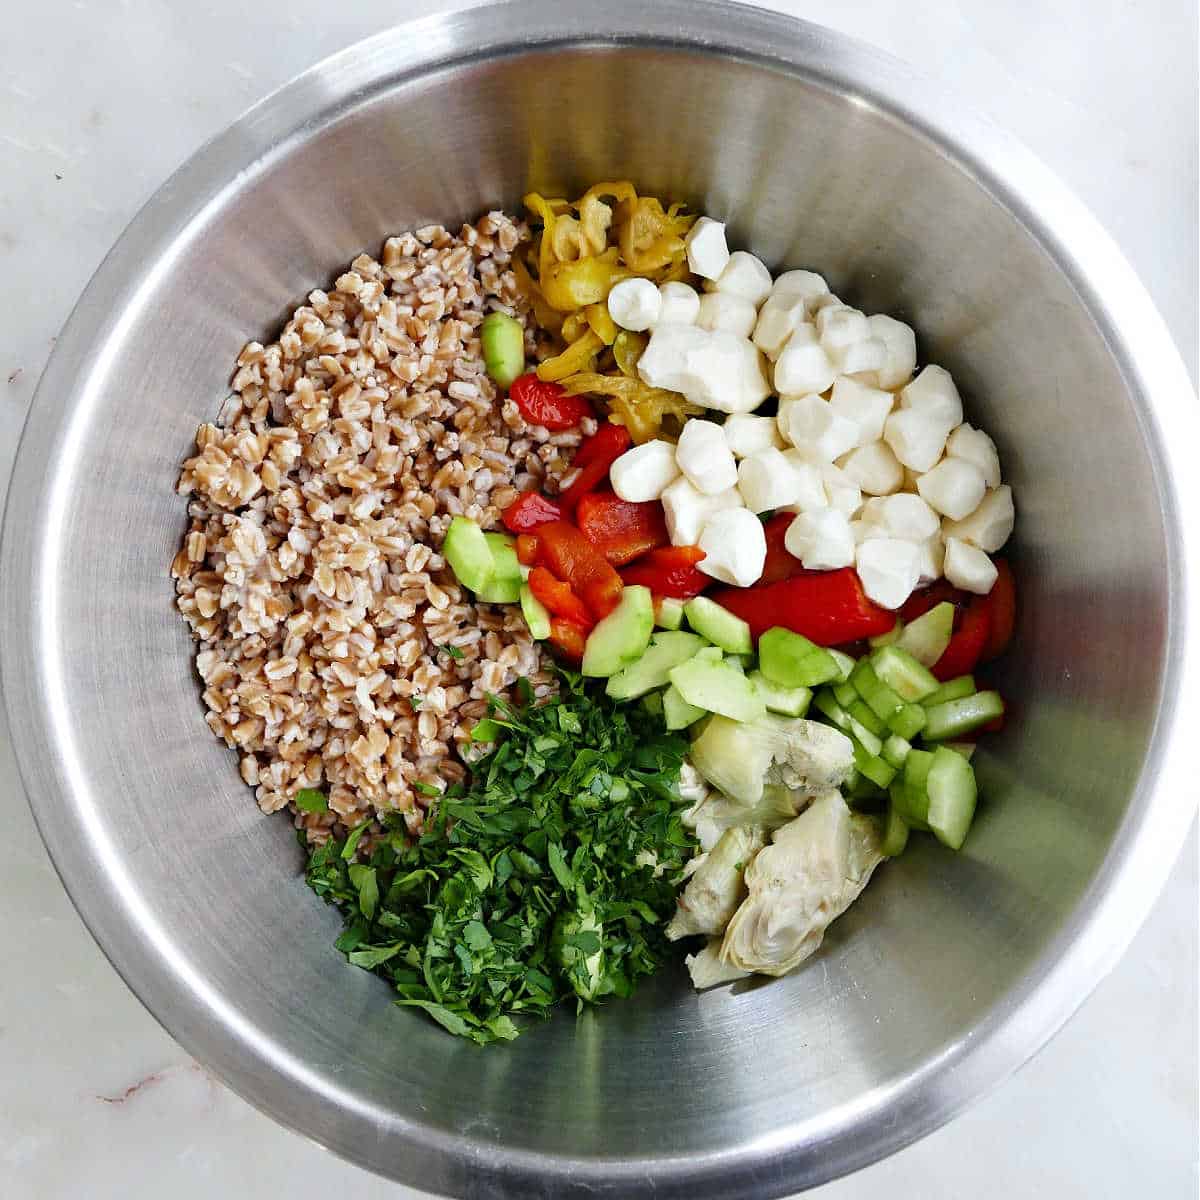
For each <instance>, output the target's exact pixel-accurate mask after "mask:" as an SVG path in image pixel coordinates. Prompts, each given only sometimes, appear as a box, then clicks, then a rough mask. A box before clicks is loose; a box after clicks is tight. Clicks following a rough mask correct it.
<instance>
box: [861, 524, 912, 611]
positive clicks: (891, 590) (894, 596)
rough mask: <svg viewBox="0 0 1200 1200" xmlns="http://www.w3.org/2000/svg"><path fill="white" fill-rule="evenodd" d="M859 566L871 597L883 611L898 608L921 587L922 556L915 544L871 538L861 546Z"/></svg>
mask: <svg viewBox="0 0 1200 1200" xmlns="http://www.w3.org/2000/svg"><path fill="white" fill-rule="evenodd" d="M856 567H857V570H858V577H859V579H860V580H861V581H862V585H863V591H864V592H866V593H867V596H868V597H869V598H870V599H871V600H874V601H875V603H876V604H878V605H879V606H880V607H881V608H890V609H897V608H899V607H900V606H901V605H902V604H903V603H904V602H905V600H907V599H908V598H909V596H911V595H912V594H913V590H914V589H915V588H916V586H917V580H918V579H920V577H921V555H920V552H919V550H918V549H917V546H916V544H915V543H914V542H905V541H901V540H900V539H899V538H869V539H868V540H867V541H865V542H863V543H862V544H861V545H860V546H859V547H858V553H857V555H856Z"/></svg>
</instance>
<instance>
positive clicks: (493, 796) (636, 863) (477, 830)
mask: <svg viewBox="0 0 1200 1200" xmlns="http://www.w3.org/2000/svg"><path fill="white" fill-rule="evenodd" d="M522 682H524V681H522ZM523 695H524V696H525V697H526V704H525V706H524V707H516V706H513V705H509V704H507V703H505V702H502V701H499V700H496V699H493V700H492V715H491V717H489V718H488V719H487V720H485V721H483V722H481V723H480V726H478V727H477V728H476V729H475V731H474V733H473V736H474V737H475V739H476V740H477V741H493V740H494V741H495V743H496V745H495V748H494V750H492V751H491V752H490V753H489V754H488V755H487V756H486V757H484V758H482V759H481V760H480V761H479V762H478V763H476V764H475V765H474V767H473V768H472V774H471V782H470V784H469V785H467V786H458V787H455V788H452V789H450V790H449V791H447V792H446V793H445V794H444V795H442V797H441V798H440V799H439V801H438V802H437V805H436V808H435V809H434V811H433V813H432V814H431V816H430V819H429V820H428V821H427V823H426V829H425V832H424V834H423V835H422V836H421V837H420V839H419V840H417V841H415V842H411V843H410V842H409V841H408V840H407V839H406V837H405V835H404V832H403V829H402V828H400V827H397V828H396V829H395V830H393V831H390V832H389V833H388V834H387V835H386V836H385V837H384V838H382V839H380V841H379V842H378V843H377V845H376V847H375V849H374V851H373V853H372V855H371V857H370V860H369V861H368V862H357V861H355V850H356V846H357V844H358V841H359V838H360V837H361V835H362V832H363V830H364V829H365V828H366V826H360V827H359V828H358V829H356V830H355V831H354V832H353V833H351V834H350V836H349V837H348V838H347V839H345V840H344V841H336V840H331V841H329V842H328V843H326V845H325V846H323V847H321V848H320V849H318V850H316V851H314V852H313V853H312V854H311V856H310V858H309V863H308V870H307V880H308V883H309V886H310V887H312V888H313V890H314V891H315V892H317V894H318V895H320V896H323V897H325V898H326V899H327V900H329V901H331V902H333V903H335V904H337V905H339V906H340V907H341V909H342V910H343V913H344V915H345V919H346V927H345V929H344V931H343V932H342V935H341V937H339V938H338V940H337V946H338V948H339V949H340V950H342V951H344V952H345V954H346V956H347V958H348V959H349V961H350V962H352V963H354V964H355V965H356V966H360V967H363V968H366V969H368V970H373V971H375V972H377V973H378V974H380V975H382V976H383V977H384V978H386V979H389V980H390V981H391V982H392V983H393V985H394V986H395V988H396V991H397V992H398V993H399V995H400V999H399V1000H398V1001H397V1003H398V1004H402V1005H409V1006H412V1007H415V1008H423V1009H424V1010H425V1011H426V1012H427V1013H428V1014H429V1015H430V1016H431V1017H433V1018H434V1019H435V1020H437V1021H439V1022H440V1023H441V1024H442V1025H443V1026H445V1028H446V1029H448V1030H449V1031H450V1032H451V1033H455V1034H459V1035H460V1036H462V1037H468V1038H471V1039H472V1040H473V1041H476V1042H480V1043H485V1042H492V1041H497V1040H502V1039H503V1040H507V1039H511V1038H514V1037H516V1036H517V1034H518V1032H519V1028H518V1025H517V1024H516V1022H515V1021H514V1020H513V1018H514V1017H515V1018H518V1019H519V1018H522V1017H546V1016H548V1015H549V1013H550V1010H551V1008H552V1007H553V1006H554V1005H555V1004H557V1003H559V1002H560V1001H562V1000H565V999H568V998H571V997H575V998H577V1002H578V1004H579V1005H580V1006H582V1005H583V1003H584V1002H593V1001H596V1000H599V999H600V998H601V997H604V996H608V995H615V996H628V995H630V993H631V992H632V991H633V987H634V981H635V980H636V979H637V978H638V977H639V976H641V975H648V974H650V973H651V972H652V971H654V970H655V968H656V967H657V966H658V964H659V963H660V962H661V961H662V959H663V957H664V956H665V954H666V951H667V946H668V943H667V941H666V938H665V937H664V934H663V927H664V925H665V922H666V921H667V919H669V917H670V916H671V914H672V913H673V912H674V911H675V896H676V893H677V890H678V885H679V882H680V879H681V877H682V871H683V866H684V864H685V863H686V862H687V860H688V859H689V858H690V857H691V855H692V852H693V850H694V849H695V844H694V842H693V839H692V837H691V835H690V834H689V833H688V832H687V831H686V830H685V829H684V828H683V827H682V825H681V824H680V819H679V813H680V808H681V805H680V800H679V788H678V783H679V768H680V765H681V763H682V761H683V756H684V753H685V751H686V748H687V743H686V741H685V740H684V739H683V738H682V737H680V736H679V735H677V734H672V733H667V732H665V731H664V729H663V727H662V723H661V718H660V717H657V716H653V715H651V714H650V713H649V712H647V711H646V710H645V709H644V708H643V707H642V706H641V705H636V704H634V705H630V704H621V703H618V702H616V701H613V700H610V699H609V698H608V697H607V696H605V695H604V692H603V690H602V688H595V687H588V686H587V685H585V684H584V682H583V680H582V679H581V678H580V677H579V676H578V675H574V674H571V673H568V672H563V674H562V681H561V691H560V694H559V696H558V697H556V698H555V699H552V700H550V701H548V702H546V703H545V704H542V705H538V706H536V707H535V706H533V705H532V704H531V703H530V702H529V699H528V698H529V695H530V693H529V691H528V688H526V689H525V690H524V692H523Z"/></svg>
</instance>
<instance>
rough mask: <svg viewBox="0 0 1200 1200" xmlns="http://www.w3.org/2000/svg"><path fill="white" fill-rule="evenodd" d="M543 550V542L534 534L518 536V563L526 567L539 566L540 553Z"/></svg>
mask: <svg viewBox="0 0 1200 1200" xmlns="http://www.w3.org/2000/svg"><path fill="white" fill-rule="evenodd" d="M540 548H541V542H540V541H539V540H538V538H537V536H536V535H535V534H532V533H518V534H517V562H519V563H521V564H522V565H523V566H526V567H533V566H536V565H537V560H538V551H539V549H540Z"/></svg>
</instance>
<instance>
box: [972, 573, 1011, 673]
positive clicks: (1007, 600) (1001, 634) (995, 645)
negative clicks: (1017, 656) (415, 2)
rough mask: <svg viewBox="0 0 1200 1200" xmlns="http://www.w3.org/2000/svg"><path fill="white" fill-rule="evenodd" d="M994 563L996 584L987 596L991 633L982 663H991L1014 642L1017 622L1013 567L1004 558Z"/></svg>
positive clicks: (982, 656) (981, 659)
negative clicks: (1014, 629)
mask: <svg viewBox="0 0 1200 1200" xmlns="http://www.w3.org/2000/svg"><path fill="white" fill-rule="evenodd" d="M993 561H994V562H995V564H996V582H995V583H994V584H992V590H991V591H990V592H988V595H987V599H988V615H989V616H990V617H991V631H990V633H989V634H988V640H987V645H986V646H984V648H983V654H982V655H981V656H980V662H990V661H991V660H992V659H993V658H999V657H1000V655H1001V654H1003V653H1004V651H1005V650H1006V649H1007V648H1008V643H1009V642H1011V641H1012V635H1013V626H1014V625H1015V624H1016V620H1017V589H1016V584H1015V582H1014V580H1013V573H1012V567H1010V566H1009V565H1008V562H1007V560H1006V559H1003V558H997V559H994V560H993Z"/></svg>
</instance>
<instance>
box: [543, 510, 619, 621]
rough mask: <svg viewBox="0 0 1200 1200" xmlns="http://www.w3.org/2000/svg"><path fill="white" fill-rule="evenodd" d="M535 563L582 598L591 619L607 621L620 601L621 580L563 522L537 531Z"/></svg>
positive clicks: (569, 526) (586, 541)
mask: <svg viewBox="0 0 1200 1200" xmlns="http://www.w3.org/2000/svg"><path fill="white" fill-rule="evenodd" d="M538 544H539V545H538V561H539V563H540V565H542V566H544V567H546V568H547V570H549V572H550V574H551V575H553V576H554V577H555V578H556V579H561V580H563V582H565V583H569V584H570V585H571V589H572V591H574V593H575V594H576V595H577V596H582V597H583V601H584V603H585V604H586V605H587V606H588V608H589V609H591V611H592V615H593V616H594V617H595V618H596V619H597V620H600V619H601V618H602V617H607V616H608V614H609V613H610V612H612V610H613V609H614V608H616V607H617V604H618V603H619V602H620V600H621V588H622V586H623V584H622V583H621V577H620V575H618V574H617V572H616V569H615V568H614V567H613V566H612V564H611V563H609V562H608V560H607V559H606V558H605V557H604V555H603V554H601V553H600V551H599V550H597V549H596V547H595V546H593V545H592V543H591V542H589V541H588V540H587V538H585V537H584V536H583V534H582V533H580V532H579V530H578V529H576V528H575V526H574V525H568V524H567V522H566V521H552V522H551V523H550V524H549V525H542V526H540V527H539V529H538Z"/></svg>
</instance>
